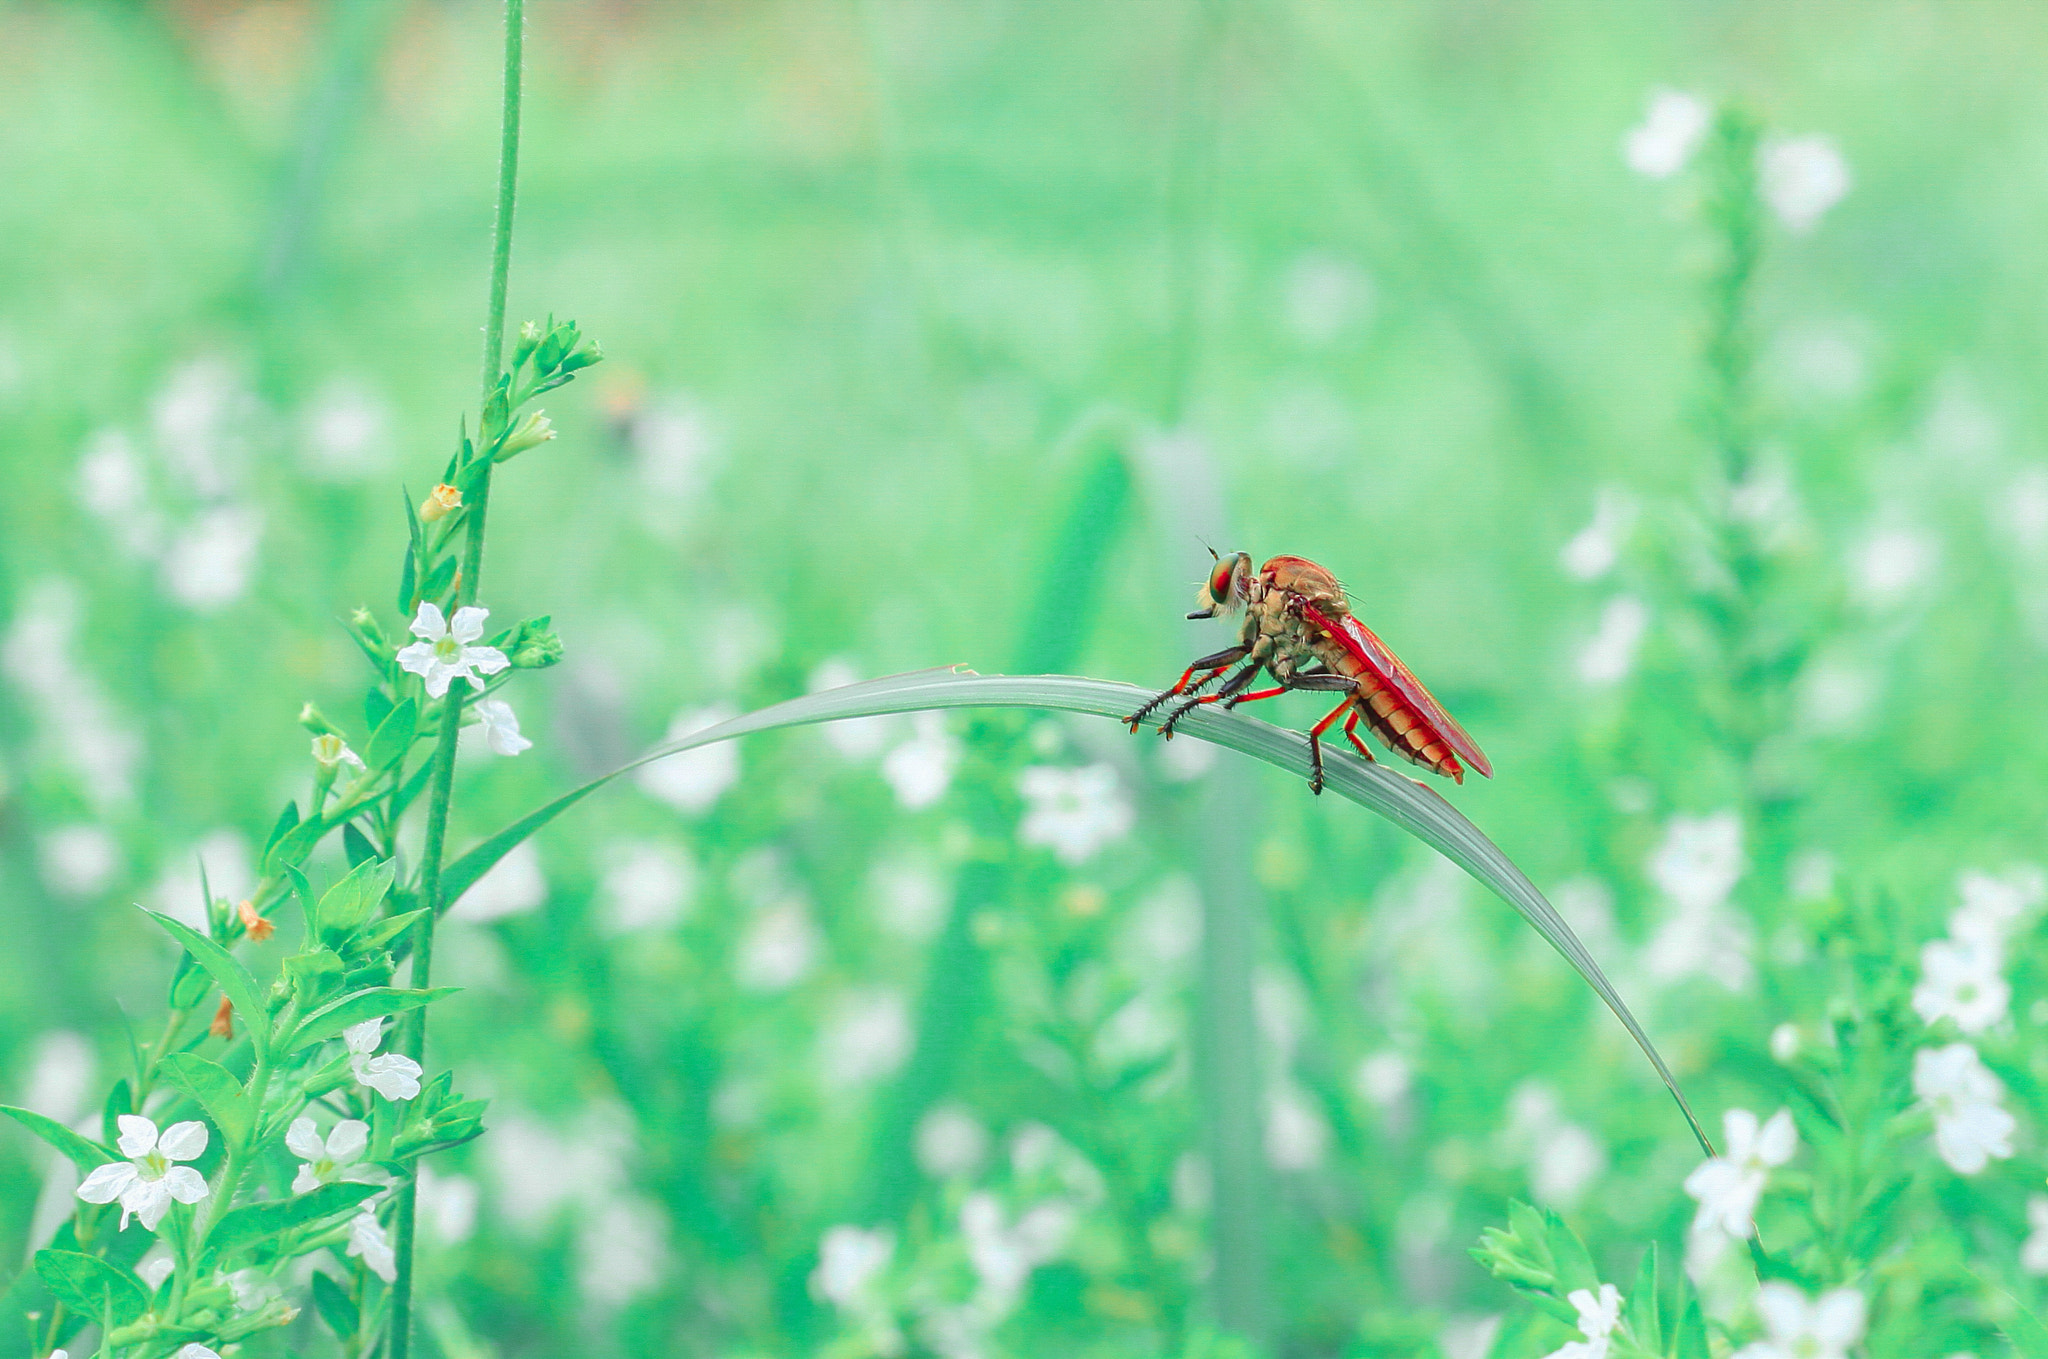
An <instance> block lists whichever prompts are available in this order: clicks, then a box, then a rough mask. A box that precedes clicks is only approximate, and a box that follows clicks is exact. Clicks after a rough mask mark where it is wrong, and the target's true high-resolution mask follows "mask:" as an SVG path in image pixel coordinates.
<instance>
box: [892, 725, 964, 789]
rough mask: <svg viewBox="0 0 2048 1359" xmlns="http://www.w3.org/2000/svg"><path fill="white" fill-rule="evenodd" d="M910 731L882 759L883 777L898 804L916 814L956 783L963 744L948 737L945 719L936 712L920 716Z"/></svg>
mask: <svg viewBox="0 0 2048 1359" xmlns="http://www.w3.org/2000/svg"><path fill="white" fill-rule="evenodd" d="M911 730H912V732H913V733H914V734H913V735H912V736H911V738H910V739H909V740H908V741H905V742H904V743H903V744H902V745H900V746H897V747H896V748H895V749H894V750H891V751H890V752H889V753H888V754H887V755H884V756H883V757H882V777H883V778H884V779H887V780H888V782H889V786H890V787H891V788H893V789H895V790H896V801H897V802H898V803H899V804H900V805H901V806H903V807H904V808H905V809H906V810H908V811H913V812H914V811H916V810H917V809H918V808H920V807H929V806H930V805H931V804H932V803H934V802H937V801H938V800H939V797H940V795H942V794H943V793H944V792H945V791H946V789H947V787H948V786H949V785H950V784H951V783H952V782H953V767H954V766H955V765H957V764H959V763H960V743H959V742H958V741H955V740H954V739H953V738H952V737H951V736H950V735H948V734H947V732H946V724H945V719H944V718H942V717H940V716H939V714H937V713H932V712H924V713H919V714H918V715H917V716H916V717H915V718H913V719H912V723H911Z"/></svg>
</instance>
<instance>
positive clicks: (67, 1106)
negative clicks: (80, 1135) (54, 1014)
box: [19, 1029, 98, 1124]
mask: <svg viewBox="0 0 2048 1359" xmlns="http://www.w3.org/2000/svg"><path fill="white" fill-rule="evenodd" d="M97 1065H98V1063H97V1061H96V1060H95V1059H94V1057H93V1050H92V1044H91V1043H89V1042H87V1041H86V1039H85V1035H84V1034H81V1033H77V1032H74V1031H73V1030H70V1029H52V1030H51V1031H50V1032H48V1033H45V1034H43V1035H41V1036H40V1037H38V1038H37V1039H36V1041H35V1048H34V1055H33V1056H32V1057H31V1058H30V1059H29V1068H28V1088H27V1090H26V1091H24V1092H23V1093H22V1095H21V1098H20V1100H19V1103H20V1104H21V1106H22V1107H23V1108H25V1109H32V1110H34V1111H35V1112H36V1113H39V1114H41V1115H42V1116H43V1117H44V1118H53V1119H55V1120H57V1122H59V1123H63V1124H69V1123H71V1122H72V1121H73V1120H75V1119H76V1118H77V1117H78V1116H79V1115H80V1114H81V1113H83V1112H84V1111H85V1110H86V1108H87V1107H88V1106H87V1095H88V1094H89V1092H90V1091H91V1090H92V1085H93V1074H94V1070H95V1068H96V1067H97Z"/></svg>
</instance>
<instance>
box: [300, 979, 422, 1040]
mask: <svg viewBox="0 0 2048 1359" xmlns="http://www.w3.org/2000/svg"><path fill="white" fill-rule="evenodd" d="M461 989H462V988H461V987H459V986H436V987H434V988H432V989H431V990H427V991H407V990H402V989H400V988H398V987H394V986H375V987H372V988H370V989H369V990H367V991H358V992H356V993H355V994H354V995H348V996H343V997H342V998H341V999H340V1000H337V1001H332V1002H329V1003H328V1004H326V1005H323V1006H321V1007H320V1008H319V1009H317V1010H315V1011H313V1013H311V1014H309V1015H307V1016H306V1018H305V1020H304V1021H303V1022H301V1023H300V1025H299V1027H298V1028H296V1029H294V1030H293V1031H292V1036H291V1037H290V1038H289V1039H287V1040H286V1042H285V1047H284V1050H285V1051H286V1052H288V1053H289V1052H297V1051H298V1050H299V1049H301V1048H304V1047H309V1046H311V1045H312V1044H314V1043H318V1042H320V1041H321V1040H322V1039H325V1038H332V1037H334V1036H335V1035H336V1034H338V1033H340V1032H341V1031H342V1030H343V1029H346V1028H349V1027H351V1026H352V1025H356V1024H360V1023H362V1022H363V1021H364V1020H366V1019H381V1018H383V1017H384V1016H385V1015H395V1014H403V1013H405V1012H406V1011H407V1010H417V1009H418V1008H419V1007H420V1006H422V1005H430V1004H432V1003H433V1002H434V1001H437V1000H439V999H441V997H443V996H452V995H454V994H455V993H456V992H457V991H460V990H461Z"/></svg>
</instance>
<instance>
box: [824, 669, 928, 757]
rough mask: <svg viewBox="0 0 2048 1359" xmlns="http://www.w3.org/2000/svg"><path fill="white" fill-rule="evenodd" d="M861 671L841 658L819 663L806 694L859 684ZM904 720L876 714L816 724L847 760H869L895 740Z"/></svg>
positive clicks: (898, 717) (889, 715) (893, 716)
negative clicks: (808, 691)
mask: <svg viewBox="0 0 2048 1359" xmlns="http://www.w3.org/2000/svg"><path fill="white" fill-rule="evenodd" d="M860 680H861V673H860V671H858V670H856V669H855V668H854V665H853V662H852V661H849V660H847V659H846V658H845V657H843V656H834V657H832V658H830V659H829V660H825V661H821V662H820V663H819V664H818V668H817V669H815V670H813V671H812V672H811V682H810V686H809V690H810V692H811V693H814V694H817V693H823V692H824V691H825V690H827V689H843V688H845V687H846V686H847V685H849V684H858V683H860ZM904 725H905V724H904V721H903V718H902V717H901V716H899V715H896V714H893V713H878V714H876V715H875V716H873V717H849V718H845V719H844V720H842V721H838V722H824V723H821V724H819V730H820V731H821V732H823V733H824V736H825V740H826V741H827V742H829V743H830V744H831V746H832V748H833V749H834V750H836V751H838V752H839V753H840V754H841V755H844V756H845V757H846V758H847V759H849V760H872V759H874V758H875V756H877V755H879V754H881V753H882V751H883V750H885V749H886V748H887V747H888V745H889V743H890V741H892V740H894V739H895V737H896V734H897V732H898V730H899V729H900V728H902V727H903V726H904Z"/></svg>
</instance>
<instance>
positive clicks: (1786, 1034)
mask: <svg viewBox="0 0 2048 1359" xmlns="http://www.w3.org/2000/svg"><path fill="white" fill-rule="evenodd" d="M1805 1041H1806V1040H1805V1039H1803V1038H1802V1037H1800V1034H1799V1026H1798V1025H1797V1024H1791V1023H1785V1024H1780V1025H1779V1026H1778V1027H1777V1028H1775V1029H1772V1030H1771V1056H1773V1057H1775V1058H1777V1059H1778V1060H1779V1061H1781V1062H1783V1063H1785V1064H1786V1065H1787V1066H1790V1065H1791V1064H1792V1063H1793V1062H1795V1061H1797V1060H1798V1058H1799V1049H1800V1046H1801V1045H1802V1044H1803V1043H1804V1042H1805Z"/></svg>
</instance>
